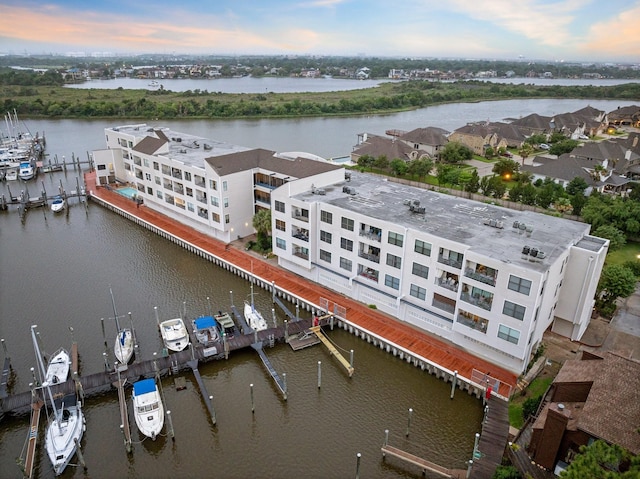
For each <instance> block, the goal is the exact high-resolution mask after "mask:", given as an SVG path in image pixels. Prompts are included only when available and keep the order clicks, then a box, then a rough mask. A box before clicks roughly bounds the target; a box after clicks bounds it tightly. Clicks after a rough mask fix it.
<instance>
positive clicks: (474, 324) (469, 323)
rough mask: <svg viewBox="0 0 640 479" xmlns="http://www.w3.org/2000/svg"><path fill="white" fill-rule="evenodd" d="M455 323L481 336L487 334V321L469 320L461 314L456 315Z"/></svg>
mask: <svg viewBox="0 0 640 479" xmlns="http://www.w3.org/2000/svg"><path fill="white" fill-rule="evenodd" d="M456 322H458V323H460V324H463V325H465V326H466V327H468V328H471V329H475V330H476V331H480V332H481V333H482V334H487V324H489V321H487V320H486V319H481V318H480V319H477V320H476V319H470V318H467V317H465V316H464V315H462V314H458V317H457V318H456Z"/></svg>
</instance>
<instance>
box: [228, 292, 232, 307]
mask: <svg viewBox="0 0 640 479" xmlns="http://www.w3.org/2000/svg"><path fill="white" fill-rule="evenodd" d="M229 296H231V306H233V291H229Z"/></svg>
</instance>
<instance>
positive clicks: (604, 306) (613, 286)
mask: <svg viewBox="0 0 640 479" xmlns="http://www.w3.org/2000/svg"><path fill="white" fill-rule="evenodd" d="M635 287H636V275H635V273H634V272H633V271H632V270H630V269H629V268H627V267H626V266H623V265H620V264H611V265H607V266H605V267H604V268H603V269H602V274H601V275H600V281H599V282H598V287H597V289H596V297H597V299H596V307H597V308H598V310H600V311H605V310H606V311H610V312H611V313H613V311H615V300H616V299H618V298H627V297H629V296H630V295H631V293H633V291H634V290H635ZM611 308H613V309H611Z"/></svg>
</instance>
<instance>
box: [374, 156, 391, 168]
mask: <svg viewBox="0 0 640 479" xmlns="http://www.w3.org/2000/svg"><path fill="white" fill-rule="evenodd" d="M373 166H375V167H376V168H378V169H380V170H386V169H387V168H389V160H388V159H387V155H379V156H378V157H377V158H376V159H375V160H374V162H373Z"/></svg>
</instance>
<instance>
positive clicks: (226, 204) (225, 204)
mask: <svg viewBox="0 0 640 479" xmlns="http://www.w3.org/2000/svg"><path fill="white" fill-rule="evenodd" d="M222 201H223V202H224V207H225V208H228V207H229V198H228V197H225V198H223V200H222Z"/></svg>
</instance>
